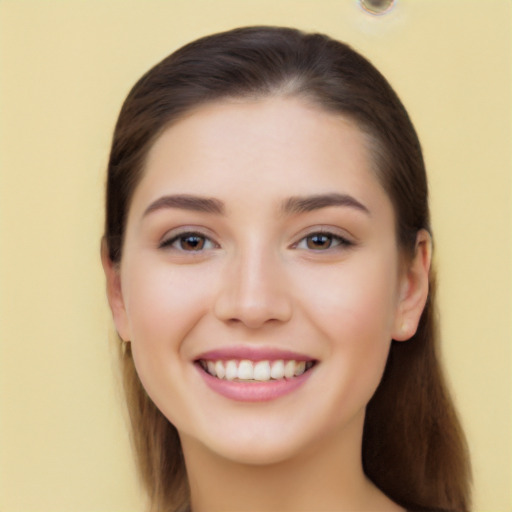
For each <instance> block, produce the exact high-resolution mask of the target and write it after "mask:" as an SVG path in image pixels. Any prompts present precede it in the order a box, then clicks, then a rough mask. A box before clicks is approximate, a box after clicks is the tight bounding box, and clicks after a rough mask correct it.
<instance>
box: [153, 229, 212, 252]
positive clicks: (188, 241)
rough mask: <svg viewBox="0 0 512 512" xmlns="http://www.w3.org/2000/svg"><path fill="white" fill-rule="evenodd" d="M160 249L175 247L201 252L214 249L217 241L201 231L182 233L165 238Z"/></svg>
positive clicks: (175, 248) (179, 249)
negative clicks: (213, 240)
mask: <svg viewBox="0 0 512 512" xmlns="http://www.w3.org/2000/svg"><path fill="white" fill-rule="evenodd" d="M159 247H160V249H174V250H178V251H184V252H200V251H203V250H208V249H214V248H215V247H216V245H215V243H214V242H212V241H211V240H210V239H209V238H208V237H206V236H204V235H201V234H200V233H180V234H179V235H177V236H174V237H172V238H169V239H167V240H164V241H163V242H162V243H161V244H160V246H159Z"/></svg>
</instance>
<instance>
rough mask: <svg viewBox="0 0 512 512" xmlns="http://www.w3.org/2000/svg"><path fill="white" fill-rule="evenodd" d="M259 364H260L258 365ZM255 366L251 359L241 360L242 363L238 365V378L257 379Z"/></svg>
mask: <svg viewBox="0 0 512 512" xmlns="http://www.w3.org/2000/svg"><path fill="white" fill-rule="evenodd" d="M256 366H258V365H256ZM254 370H255V368H253V366H252V362H251V361H247V360H244V361H240V364H239V365H238V375H237V376H238V378H239V379H243V380H252V379H255V378H256V377H254V373H255V371H254Z"/></svg>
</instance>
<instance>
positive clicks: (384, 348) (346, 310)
mask: <svg viewBox="0 0 512 512" xmlns="http://www.w3.org/2000/svg"><path fill="white" fill-rule="evenodd" d="M392 261H393V260H392ZM358 263H359V261H358ZM361 263H362V262H361ZM393 268H394V266H393V265H389V264H387V262H386V261H378V260H377V261H372V264H369V265H366V264H364V265H363V264H361V265H359V264H358V265H355V264H354V265H348V264H347V265H346V266H345V267H343V265H341V266H340V268H339V270H338V271H337V272H333V273H331V274H330V277H329V279H323V282H324V283H325V286H324V287H319V286H313V283H315V282H316V283H318V282H322V281H320V280H319V279H320V276H319V275H316V276H313V275H312V276H310V278H311V279H310V282H309V283H304V284H305V285H306V287H307V289H309V290H310V291H309V293H306V290H305V289H303V290H302V291H301V292H300V293H301V294H302V295H303V296H304V300H305V301H307V302H304V303H303V309H304V311H308V315H309V318H310V321H311V322H314V325H315V326H316V329H317V330H318V331H320V332H322V335H323V336H322V337H323V339H324V340H328V342H327V343H325V344H324V346H325V347H326V353H324V354H323V355H324V357H325V361H326V362H328V363H329V364H330V365H331V372H332V374H331V378H332V381H333V382H337V383H338V385H333V388H332V392H333V393H336V399H335V400H336V402H337V403H347V404H349V403H350V404H352V405H351V406H350V407H349V409H351V410H353V409H357V408H359V407H361V406H365V405H366V404H367V402H368V401H369V399H370V398H371V396H372V395H373V393H374V391H375V389H376V387H377V386H378V384H379V382H380V380H381V378H382V373H383V371H384V367H385V365H386V361H387V357H388V353H389V347H390V344H391V337H392V335H391V333H392V327H393V321H394V314H395V309H396V273H394V272H393V271H392V270H391V271H390V269H393Z"/></svg>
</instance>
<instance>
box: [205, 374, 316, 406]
mask: <svg viewBox="0 0 512 512" xmlns="http://www.w3.org/2000/svg"><path fill="white" fill-rule="evenodd" d="M197 369H198V371H199V373H200V374H201V376H202V377H203V379H204V381H205V382H206V384H207V386H208V387H209V388H210V389H212V390H213V391H215V392H216V393H218V394H219V395H222V396H225V397H226V398H229V399H231V400H236V401H238V402H268V401H270V400H275V399H277V398H280V397H282V396H284V395H287V394H289V393H292V392H293V391H295V390H297V389H298V388H299V387H300V386H302V385H303V384H304V383H305V382H306V381H307V380H308V379H309V377H310V375H311V373H312V372H311V369H310V370H308V371H306V372H304V373H303V374H302V375H299V376H298V377H292V378H291V379H287V378H284V379H278V380H269V381H264V382H237V381H233V380H225V379H217V378H216V377H213V376H212V375H210V374H209V373H206V372H205V371H204V370H203V369H202V368H201V367H200V366H199V365H197Z"/></svg>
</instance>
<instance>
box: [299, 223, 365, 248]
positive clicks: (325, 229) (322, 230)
mask: <svg viewBox="0 0 512 512" xmlns="http://www.w3.org/2000/svg"><path fill="white" fill-rule="evenodd" d="M316 234H322V235H330V236H333V237H335V238H340V239H342V240H346V241H347V242H350V243H352V244H355V243H356V241H357V240H356V238H355V236H353V235H352V234H351V233H349V232H348V231H347V230H346V229H342V228H336V227H334V226H325V225H324V226H322V225H320V226H312V227H310V228H307V229H305V230H303V231H302V232H301V233H299V234H298V235H297V237H296V241H295V242H294V243H293V244H298V243H299V242H300V241H301V240H304V238H307V237H308V236H312V235H316ZM293 244H292V245H293Z"/></svg>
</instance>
